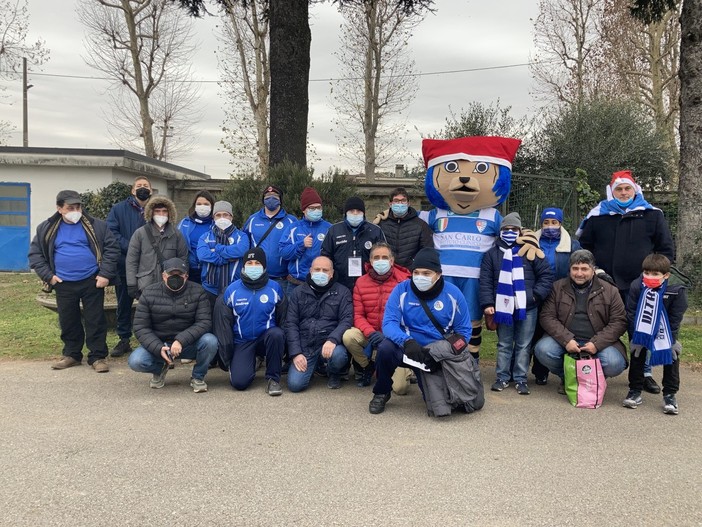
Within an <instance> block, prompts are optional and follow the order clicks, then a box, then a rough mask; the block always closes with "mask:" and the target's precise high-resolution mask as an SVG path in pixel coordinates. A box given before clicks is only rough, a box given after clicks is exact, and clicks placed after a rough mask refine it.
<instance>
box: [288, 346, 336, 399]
mask: <svg viewBox="0 0 702 527" xmlns="http://www.w3.org/2000/svg"><path fill="white" fill-rule="evenodd" d="M320 360H322V361H323V360H324V359H323V358H322V348H321V347H320V348H319V350H317V352H316V353H315V354H314V355H312V356H311V357H307V369H306V370H305V371H299V370H298V369H297V368H296V367H295V364H294V363H293V362H292V360H291V361H290V369H289V370H288V390H290V391H291V392H301V391H303V390H306V389H307V387H308V386H309V385H310V380H312V375H314V370H315V368H316V367H317V362H318V361H320ZM347 364H348V354H347V352H346V348H345V347H344V346H342V345H341V344H337V345H336V348H334V351H332V354H331V357H329V359H328V361H327V373H328V374H329V375H330V376H331V375H341V374H342V372H343V371H344V369H345V368H346V365H347Z"/></svg>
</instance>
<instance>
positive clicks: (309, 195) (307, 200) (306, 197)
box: [300, 187, 322, 210]
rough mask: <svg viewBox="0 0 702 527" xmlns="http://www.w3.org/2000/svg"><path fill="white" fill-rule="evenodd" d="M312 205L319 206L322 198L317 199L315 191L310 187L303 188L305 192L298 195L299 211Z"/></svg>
mask: <svg viewBox="0 0 702 527" xmlns="http://www.w3.org/2000/svg"><path fill="white" fill-rule="evenodd" d="M313 203H320V204H321V203H322V198H320V197H319V194H318V193H317V191H316V190H315V189H313V188H312V187H305V190H303V191H302V194H301V195H300V209H301V210H305V209H306V208H307V207H309V206H310V205H312V204H313Z"/></svg>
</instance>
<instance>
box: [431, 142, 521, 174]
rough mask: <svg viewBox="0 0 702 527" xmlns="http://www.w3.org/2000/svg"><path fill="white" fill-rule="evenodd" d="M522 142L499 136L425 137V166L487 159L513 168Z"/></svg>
mask: <svg viewBox="0 0 702 527" xmlns="http://www.w3.org/2000/svg"><path fill="white" fill-rule="evenodd" d="M521 144H522V142H521V140H519V139H512V138H510V137H497V136H475V137H460V138H458V139H424V140H423V141H422V155H423V156H424V166H425V167H426V168H429V167H433V166H434V165H438V164H440V163H445V162H446V161H453V160H460V159H465V160H467V161H486V162H488V163H495V164H496V165H501V166H505V167H507V168H509V169H510V170H511V169H512V161H514V156H515V155H516V154H517V149H518V148H519V145H521Z"/></svg>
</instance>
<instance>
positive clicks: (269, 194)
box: [242, 185, 297, 287]
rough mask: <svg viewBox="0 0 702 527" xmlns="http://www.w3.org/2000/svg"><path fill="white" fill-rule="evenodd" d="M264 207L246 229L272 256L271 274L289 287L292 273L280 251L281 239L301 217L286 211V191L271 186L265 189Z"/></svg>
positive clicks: (248, 223)
mask: <svg viewBox="0 0 702 527" xmlns="http://www.w3.org/2000/svg"><path fill="white" fill-rule="evenodd" d="M262 200H263V207H262V208H261V210H259V211H258V212H255V213H254V214H252V215H251V216H249V219H248V220H246V222H245V223H244V227H243V229H242V230H243V231H244V232H246V233H247V234H248V235H249V239H250V240H251V247H261V248H262V249H263V250H264V251H265V253H266V256H267V258H268V269H267V271H268V276H269V277H270V278H271V279H272V280H275V281H276V282H278V284H280V286H281V287H285V284H286V283H287V276H288V262H287V261H286V260H284V259H283V256H282V255H281V254H280V247H279V244H280V240H281V239H282V237H283V231H284V230H285V228H286V227H288V226H289V225H290V224H292V223H295V222H296V221H297V218H296V217H295V216H293V215H292V214H288V213H287V212H285V209H284V208H283V191H282V190H281V189H279V188H278V187H276V186H274V185H268V186H267V187H266V188H265V190H264V191H263V197H262Z"/></svg>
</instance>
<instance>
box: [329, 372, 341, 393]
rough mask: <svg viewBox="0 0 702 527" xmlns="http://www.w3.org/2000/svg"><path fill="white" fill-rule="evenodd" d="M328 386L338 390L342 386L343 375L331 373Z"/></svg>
mask: <svg viewBox="0 0 702 527" xmlns="http://www.w3.org/2000/svg"><path fill="white" fill-rule="evenodd" d="M327 388H329V389H330V390H338V389H339V388H341V377H339V376H338V375H329V380H328V381H327Z"/></svg>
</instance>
